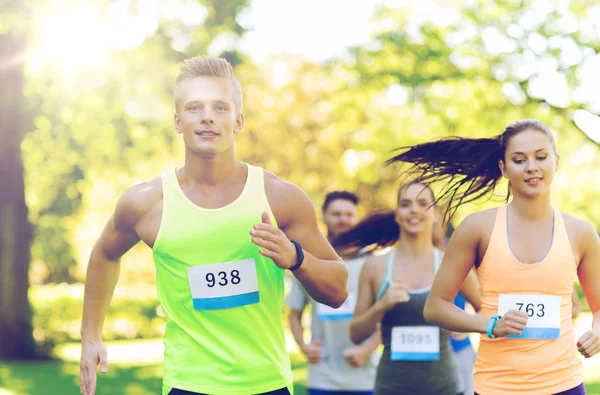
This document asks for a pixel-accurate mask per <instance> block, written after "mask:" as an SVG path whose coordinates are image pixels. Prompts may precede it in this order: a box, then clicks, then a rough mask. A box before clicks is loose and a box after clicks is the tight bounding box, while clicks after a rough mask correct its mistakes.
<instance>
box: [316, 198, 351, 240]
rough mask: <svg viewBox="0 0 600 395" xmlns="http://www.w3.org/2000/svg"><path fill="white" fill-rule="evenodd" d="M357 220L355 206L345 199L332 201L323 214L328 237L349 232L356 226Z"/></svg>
mask: <svg viewBox="0 0 600 395" xmlns="http://www.w3.org/2000/svg"><path fill="white" fill-rule="evenodd" d="M357 220H358V217H357V214H356V205H355V204H354V203H353V202H351V201H350V200H346V199H335V200H332V201H331V202H330V203H329V206H327V210H325V212H324V213H323V222H324V223H325V226H327V230H328V231H329V235H330V236H336V235H338V234H340V233H343V232H345V231H347V230H349V229H350V228H352V227H353V226H354V225H356V222H357Z"/></svg>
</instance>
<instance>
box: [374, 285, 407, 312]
mask: <svg viewBox="0 0 600 395" xmlns="http://www.w3.org/2000/svg"><path fill="white" fill-rule="evenodd" d="M409 300H410V295H409V294H408V288H407V287H406V285H404V284H403V283H402V281H396V282H395V283H393V284H391V285H390V286H389V287H388V289H387V291H385V294H383V297H382V298H381V300H380V303H381V305H382V307H383V310H385V311H390V310H391V309H393V308H394V306H395V305H397V304H398V303H406V302H408V301H409Z"/></svg>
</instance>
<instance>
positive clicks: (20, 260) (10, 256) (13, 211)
mask: <svg viewBox="0 0 600 395" xmlns="http://www.w3.org/2000/svg"><path fill="white" fill-rule="evenodd" d="M25 43H26V40H25V37H24V36H23V35H15V34H0V61H1V63H0V141H2V144H0V183H1V184H2V188H0V338H1V339H2V340H1V341H0V359H17V358H27V357H32V356H34V355H35V343H34V342H33V337H32V331H31V323H30V318H31V309H30V306H29V301H28V298H27V291H28V288H29V286H28V269H29V244H30V241H31V227H30V224H29V222H28V219H27V206H26V204H25V194H24V180H23V165H22V162H21V150H20V145H21V140H22V138H23V133H24V122H23V117H22V114H23V94H22V92H23V54H24V50H25V46H26V44H25Z"/></svg>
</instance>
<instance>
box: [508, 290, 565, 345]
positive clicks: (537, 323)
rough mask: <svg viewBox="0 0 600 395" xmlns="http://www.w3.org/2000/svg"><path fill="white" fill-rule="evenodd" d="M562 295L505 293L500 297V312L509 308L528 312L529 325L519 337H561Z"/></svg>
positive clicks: (514, 336) (515, 336)
mask: <svg viewBox="0 0 600 395" xmlns="http://www.w3.org/2000/svg"><path fill="white" fill-rule="evenodd" d="M560 299H561V298H560V296H556V295H505V294H501V295H500V296H499V297H498V314H499V315H502V316H503V315H504V314H506V312H507V311H508V310H519V311H522V312H524V313H527V316H528V319H527V326H526V327H525V330H523V333H521V334H520V335H518V336H517V335H508V336H507V337H509V338H517V339H558V338H559V337H560Z"/></svg>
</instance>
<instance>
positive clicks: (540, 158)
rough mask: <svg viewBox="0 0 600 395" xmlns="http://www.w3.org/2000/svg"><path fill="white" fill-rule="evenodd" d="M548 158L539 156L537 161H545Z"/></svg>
mask: <svg viewBox="0 0 600 395" xmlns="http://www.w3.org/2000/svg"><path fill="white" fill-rule="evenodd" d="M546 158H547V156H538V157H537V160H544V159H546Z"/></svg>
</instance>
